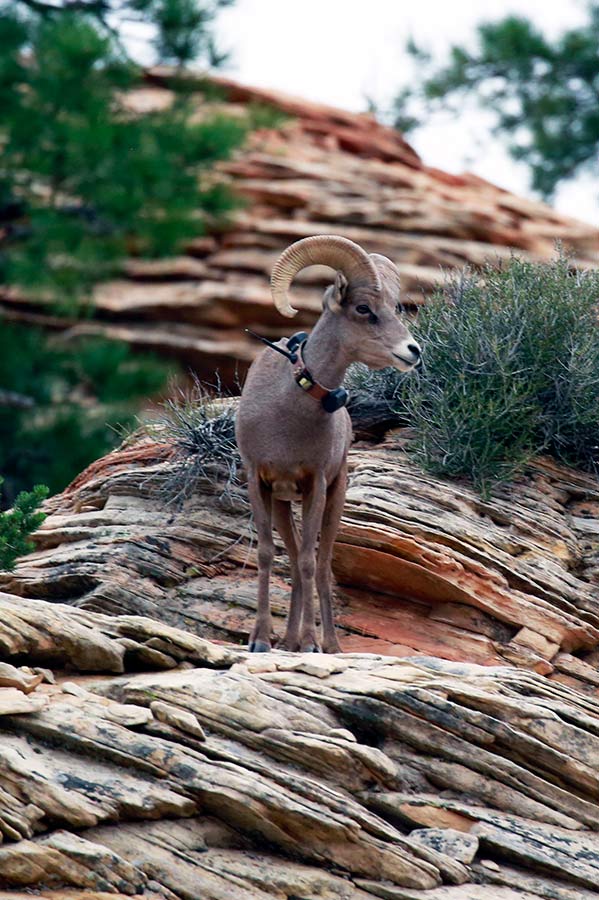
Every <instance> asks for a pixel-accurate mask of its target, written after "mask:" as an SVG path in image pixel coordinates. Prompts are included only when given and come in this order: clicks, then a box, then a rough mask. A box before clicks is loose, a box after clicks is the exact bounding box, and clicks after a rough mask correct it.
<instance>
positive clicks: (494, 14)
mask: <svg viewBox="0 0 599 900" xmlns="http://www.w3.org/2000/svg"><path fill="white" fill-rule="evenodd" d="M584 9H585V6H584V2H582V0H580V2H578V0H499V2H496V3H494V4H492V5H491V4H489V3H486V2H483V0H478V2H477V0H470V2H469V0H451V2H444V0H410V2H405V0H403V2H402V0H360V2H356V0H236V3H235V5H234V6H233V7H231V8H230V9H226V10H224V11H223V12H222V13H221V14H220V16H219V19H218V25H217V34H218V37H219V42H220V45H221V46H222V47H223V48H225V49H228V50H230V51H231V57H232V58H231V63H230V65H229V66H228V67H227V70H226V74H228V75H230V76H231V77H234V78H237V79H238V80H240V81H243V82H245V83H247V84H251V85H255V86H259V87H269V88H275V89H278V90H281V91H285V92H287V93H291V94H296V95H298V96H301V97H305V98H308V99H311V100H317V101H320V102H322V103H329V104H332V105H335V106H341V107H344V108H345V109H350V110H356V111H361V110H364V109H365V107H366V98H367V97H371V98H373V99H374V100H375V101H376V102H377V103H378V104H379V105H380V106H381V107H382V108H386V107H387V108H388V107H389V106H390V103H391V100H392V98H393V96H394V94H395V93H396V92H397V90H398V89H399V87H400V86H401V85H403V84H405V83H406V80H407V79H409V78H410V75H411V61H410V60H409V59H408V57H407V56H406V54H405V51H404V45H405V41H406V38H407V37H408V36H410V35H412V36H414V37H415V38H416V40H417V41H418V42H419V43H423V44H426V45H428V46H429V47H431V48H433V49H434V50H435V51H437V52H438V53H439V55H440V56H442V54H443V51H444V50H445V49H446V48H447V47H448V45H449V44H450V43H452V42H454V43H463V42H465V41H468V40H471V39H472V35H473V31H474V28H475V26H476V24H477V23H478V22H480V21H481V20H484V19H490V18H491V19H496V18H500V17H501V16H503V15H505V14H507V13H520V14H523V15H527V16H529V17H530V18H532V19H533V20H534V21H535V23H537V24H539V25H540V26H541V27H542V28H543V29H544V30H545V31H546V33H548V34H549V35H555V34H557V33H559V32H560V31H561V30H563V29H565V28H568V27H573V26H576V25H578V24H579V23H581V22H582V21H584V19H585V12H584ZM486 134H487V130H486V117H485V115H484V114H483V113H481V112H476V113H474V112H470V113H464V114H463V115H462V116H460V119H459V120H455V121H448V122H447V123H443V124H440V123H436V124H435V125H432V126H428V127H426V128H423V129H421V130H420V131H419V132H418V133H417V134H416V135H415V136H414V137H413V138H411V140H412V142H413V143H414V146H415V147H416V150H417V151H418V152H419V153H420V155H421V156H422V158H423V160H424V161H425V162H426V163H428V164H429V165H434V166H438V167H439V168H442V169H445V170H446V171H450V172H461V171H464V170H465V169H468V170H470V171H472V172H475V173H476V174H478V175H480V176H482V177H484V178H488V179H489V180H490V181H493V182H495V183H496V184H498V185H501V186H502V187H505V188H508V189H509V190H512V191H515V192H516V193H519V194H530V191H529V188H528V177H527V176H528V173H527V170H526V168H525V167H523V166H518V165H516V164H515V163H514V162H512V161H511V160H510V158H509V157H508V156H507V154H506V153H505V151H503V150H502V149H501V148H500V147H499V145H498V144H497V143H496V142H494V141H493V140H490V139H489V138H488V137H486V136H485V135H486ZM598 195H599V167H598V171H597V174H596V177H595V178H592V177H591V176H587V177H586V178H580V179H578V180H577V182H575V183H571V184H569V185H567V186H564V187H563V188H562V189H561V190H560V191H559V194H558V196H557V198H556V202H555V205H556V206H557V207H558V208H559V209H560V210H562V211H563V212H565V213H567V214H568V215H572V216H575V217H577V218H581V219H584V220H586V221H588V222H593V223H594V224H597V225H599V202H598Z"/></svg>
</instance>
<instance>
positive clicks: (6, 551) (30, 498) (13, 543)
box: [0, 478, 48, 571]
mask: <svg viewBox="0 0 599 900" xmlns="http://www.w3.org/2000/svg"><path fill="white" fill-rule="evenodd" d="M0 484H2V478H0ZM47 496H48V488H47V487H45V486H44V485H42V484H38V485H36V486H35V487H34V488H33V490H32V491H22V492H21V493H20V494H19V495H18V496H17V498H16V500H15V505H14V506H13V508H12V509H10V510H8V511H7V512H3V513H0V570H4V571H11V570H12V568H13V567H14V564H15V559H16V558H17V557H18V556H23V554H25V553H29V552H30V551H31V550H33V546H34V545H33V543H32V542H31V541H30V540H28V536H29V535H30V534H31V532H32V531H35V529H36V528H39V526H40V525H41V524H42V522H43V521H44V519H45V518H46V516H45V514H44V513H42V512H38V509H39V507H40V505H41V503H42V502H43V501H44V500H45V498H46V497H47Z"/></svg>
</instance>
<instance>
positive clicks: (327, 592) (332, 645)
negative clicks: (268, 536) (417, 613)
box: [316, 467, 347, 653]
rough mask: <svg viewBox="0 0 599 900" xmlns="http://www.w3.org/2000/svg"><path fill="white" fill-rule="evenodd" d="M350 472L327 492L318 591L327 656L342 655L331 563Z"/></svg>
mask: <svg viewBox="0 0 599 900" xmlns="http://www.w3.org/2000/svg"><path fill="white" fill-rule="evenodd" d="M346 486H347V469H346V468H345V467H344V468H343V469H342V470H341V472H339V475H338V476H337V478H336V479H335V481H334V482H333V483H332V484H331V485H330V487H329V489H328V491H327V499H326V506H325V509H324V515H323V518H322V530H321V532H320V546H319V548H318V558H317V561H316V589H317V590H318V597H319V599H320V618H321V622H322V649H323V650H324V652H325V653H340V652H341V647H340V646H339V641H338V639H337V635H336V634H335V620H334V617H333V600H332V596H331V560H332V558H333V545H334V543H335V538H336V536H337V530H338V528H339V521H340V519H341V515H342V513H343V505H344V503H345V489H346Z"/></svg>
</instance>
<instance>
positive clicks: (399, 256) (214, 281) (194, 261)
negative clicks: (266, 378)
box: [1, 71, 599, 384]
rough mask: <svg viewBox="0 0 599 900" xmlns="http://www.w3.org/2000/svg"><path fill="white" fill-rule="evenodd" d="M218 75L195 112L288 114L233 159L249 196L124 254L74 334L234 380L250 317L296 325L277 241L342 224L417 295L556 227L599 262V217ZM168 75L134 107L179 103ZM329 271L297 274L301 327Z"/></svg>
mask: <svg viewBox="0 0 599 900" xmlns="http://www.w3.org/2000/svg"><path fill="white" fill-rule="evenodd" d="M218 83H219V85H220V87H221V89H222V91H223V94H224V98H225V99H224V100H223V101H221V102H219V103H218V104H215V101H214V100H212V101H211V102H210V103H208V102H206V101H204V100H203V95H202V93H201V92H200V91H199V90H198V93H197V103H198V115H204V114H205V113H206V111H208V110H209V109H210V108H212V107H214V106H215V105H217V106H218V108H219V109H222V110H223V111H224V112H227V113H230V114H232V115H236V114H239V113H241V112H243V111H244V110H246V109H247V108H248V107H250V106H251V107H255V106H256V104H258V105H260V104H262V105H264V104H269V105H270V107H274V108H275V109H276V110H278V111H279V112H282V113H284V114H285V115H286V116H288V118H287V120H286V121H285V122H283V123H282V124H280V125H279V126H278V127H276V128H264V129H261V130H259V131H257V132H255V133H254V134H253V135H252V137H251V139H250V141H249V144H248V146H247V147H246V148H245V150H244V151H242V152H241V153H240V154H239V155H238V156H237V158H236V159H234V160H233V161H232V162H231V163H229V164H228V165H227V166H226V167H225V169H224V171H225V174H226V175H227V177H228V178H230V179H231V180H232V182H233V184H234V187H235V189H236V190H237V192H238V193H239V194H240V195H241V197H242V198H243V200H244V201H245V203H246V206H245V208H244V209H243V211H241V212H240V213H239V214H238V215H236V216H235V218H234V220H233V221H232V223H231V225H230V227H229V228H228V229H227V230H226V231H224V232H223V233H220V234H216V235H213V236H211V237H208V238H202V239H199V240H196V241H194V242H192V243H191V244H190V245H189V246H188V247H187V249H186V252H185V254H184V255H182V256H181V257H179V258H177V259H168V260H161V261H159V262H150V263H148V262H141V261H139V260H136V259H131V260H129V262H128V263H127V266H126V269H125V271H124V273H123V277H122V278H121V279H119V280H118V281H115V282H112V283H110V284H106V285H104V286H103V287H101V288H99V289H98V290H97V292H96V294H95V297H94V302H95V304H96V313H95V317H94V319H93V320H90V321H87V322H86V323H85V324H78V325H76V330H75V333H80V332H81V331H85V332H88V333H101V334H104V335H108V336H111V337H115V338H122V339H124V340H126V341H129V342H131V343H132V344H134V345H136V346H138V347H142V348H146V349H153V350H157V351H159V352H161V353H165V354H170V355H172V356H175V357H176V358H178V359H179V360H180V361H181V362H182V363H183V364H184V365H186V366H192V367H193V368H195V369H196V371H198V372H199V374H200V375H201V376H202V377H205V378H208V379H209V380H212V378H213V376H214V371H215V369H218V370H219V371H220V373H221V377H222V378H223V380H224V381H225V382H227V383H229V384H231V383H233V381H234V380H235V372H236V371H237V370H238V371H239V373H240V374H243V371H244V369H245V368H246V367H247V365H248V363H249V362H250V361H251V359H252V358H253V356H254V354H255V352H256V349H257V345H256V342H255V341H253V340H252V339H251V338H249V337H248V336H247V335H246V334H245V333H244V331H243V329H244V327H250V328H252V329H254V330H257V331H259V332H260V333H262V334H265V335H268V336H271V337H279V336H281V335H283V334H288V333H289V328H290V325H289V322H286V321H285V320H283V319H282V318H281V316H279V315H278V314H277V313H276V311H275V310H274V308H273V306H272V302H271V299H270V294H269V290H268V276H269V274H270V269H271V266H272V263H273V261H274V260H275V258H276V257H277V255H278V254H279V253H280V251H281V250H282V249H283V248H284V247H286V246H287V245H288V244H289V243H291V242H292V241H294V240H297V239H298V238H301V237H305V236H306V235H311V234H319V233H325V234H326V233H338V234H343V235H345V236H346V237H348V238H352V239H353V240H355V241H357V242H358V243H361V244H362V245H363V246H364V247H365V248H366V249H367V250H368V251H369V252H377V253H383V254H385V255H387V256H389V257H390V258H391V259H393V260H394V261H395V262H397V263H398V264H399V268H400V270H401V274H402V279H403V291H404V300H405V302H406V303H407V304H408V305H410V304H412V305H418V304H419V303H421V302H422V298H423V295H426V294H427V293H429V292H430V291H431V289H432V288H433V287H434V286H435V285H436V284H437V283H438V282H439V281H440V280H441V278H442V269H451V268H453V267H456V266H457V267H462V266H463V265H464V264H465V263H469V264H472V265H474V266H477V265H480V264H481V263H482V262H484V261H485V260H486V259H488V258H492V259H493V258H505V257H506V256H509V254H510V253H511V252H513V251H514V250H516V251H517V252H518V253H520V254H521V255H523V256H532V257H536V258H547V257H549V256H551V255H552V253H553V252H554V242H555V241H556V240H557V239H559V240H562V241H563V242H564V243H565V244H566V245H567V246H568V247H570V248H571V250H572V251H573V253H574V256H575V258H576V259H577V261H578V262H579V264H580V265H583V266H589V265H593V266H594V265H597V264H598V263H599V234H598V232H597V230H596V229H594V228H592V227H591V226H589V225H585V224H583V223H581V222H577V221H575V220H573V219H568V218H567V217H564V216H562V215H559V214H558V213H556V212H555V211H554V210H553V209H551V208H550V207H548V206H546V205H544V204H542V203H537V202H533V201H530V200H523V199H522V198H520V197H516V196H514V195H513V194H510V193H509V192H507V191H504V190H501V189H499V188H497V187H495V186H494V185H492V184H489V183H488V182H485V181H482V180H481V179H480V178H477V177H475V176H473V175H462V176H455V175H449V174H447V173H445V172H442V171H439V170H438V169H432V168H430V167H429V166H426V165H425V164H424V163H423V162H422V161H421V160H420V159H419V157H418V156H417V154H416V153H415V152H414V150H413V149H412V148H411V147H410V146H409V145H408V144H407V143H406V141H405V140H404V139H403V138H402V137H401V136H400V135H399V134H398V133H397V132H396V131H394V130H393V129H391V128H387V127H385V126H383V125H380V124H377V123H376V121H375V120H374V119H373V118H372V117H371V116H368V115H359V114H354V113H349V112H345V111H343V110H339V109H331V108H328V107H323V106H318V105H315V104H311V103H308V102H305V101H301V100H295V99H293V98H289V97H285V96H283V95H279V94H276V93H273V92H269V91H265V90H257V89H252V88H247V87H244V86H242V85H239V84H235V83H233V82H229V81H222V80H221V81H219V82H218ZM166 84H167V73H164V72H160V71H153V72H149V73H148V74H147V78H146V84H145V85H144V86H143V87H141V88H140V89H139V90H137V91H136V92H135V93H133V94H132V95H131V96H130V104H131V107H132V108H133V109H139V110H146V109H151V108H156V107H160V106H162V105H163V104H165V103H168V102H170V94H169V92H168V89H167V87H166ZM327 279H330V272H329V271H328V270H326V269H324V268H322V267H315V268H313V269H309V270H307V271H306V272H304V273H302V274H301V275H300V277H299V279H298V283H297V287H296V288H295V290H294V297H295V301H296V306H298V308H299V309H300V314H299V315H298V316H297V318H296V320H295V322H297V328H302V327H306V326H310V325H311V324H312V323H313V322H314V320H315V318H316V316H317V314H318V311H319V308H320V288H321V287H322V286H324V285H325V284H326V283H327ZM1 299H2V303H1V309H2V311H3V313H4V314H5V315H7V316H8V317H9V318H11V317H12V318H15V319H18V320H20V321H26V322H36V323H38V324H42V325H44V326H46V327H48V328H51V329H64V328H65V327H69V326H70V325H71V324H73V323H68V322H65V321H64V320H60V319H56V318H53V316H52V314H51V311H50V310H47V309H44V308H43V307H40V306H39V305H34V304H32V303H31V302H27V301H26V300H25V299H24V298H18V297H16V296H14V295H13V296H4V297H3V298H1ZM295 322H294V327H295Z"/></svg>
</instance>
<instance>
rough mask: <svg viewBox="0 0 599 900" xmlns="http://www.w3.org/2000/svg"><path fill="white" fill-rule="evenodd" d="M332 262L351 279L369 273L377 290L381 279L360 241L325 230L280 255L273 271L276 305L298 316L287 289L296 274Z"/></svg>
mask: <svg viewBox="0 0 599 900" xmlns="http://www.w3.org/2000/svg"><path fill="white" fill-rule="evenodd" d="M316 265H320V266H330V267H331V268H332V269H340V270H341V271H342V272H343V274H344V275H345V277H346V278H347V280H348V281H349V283H350V284H351V283H352V281H353V280H354V279H356V278H359V277H366V278H367V279H368V280H369V281H371V282H372V283H373V284H374V285H375V286H376V289H377V290H380V287H381V283H380V280H379V276H378V272H377V270H376V268H375V265H374V263H373V261H372V260H371V259H370V257H369V256H368V254H367V253H366V251H365V250H362V248H361V247H360V246H358V244H354V242H353V241H350V240H348V239H347V238H344V237H340V236H339V235H336V234H322V235H320V234H319V235H315V236H314V237H308V238H303V239H302V240H301V241H296V242H295V244H292V245H291V246H290V247H287V249H286V250H285V251H283V253H282V254H281V255H280V256H279V258H278V260H277V261H276V263H275V265H274V267H273V270H272V275H271V276H270V290H271V292H272V298H273V300H274V303H275V306H276V307H277V309H278V310H279V312H280V313H281V314H282V315H284V316H289V317H290V318H291V316H295V314H296V313H297V309H294V308H293V307H292V306H291V303H290V302H289V297H288V295H287V291H288V290H289V285H290V284H291V282H292V281H293V278H294V277H295V276H296V275H297V273H298V272H299V271H301V269H305V268H306V266H316Z"/></svg>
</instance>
